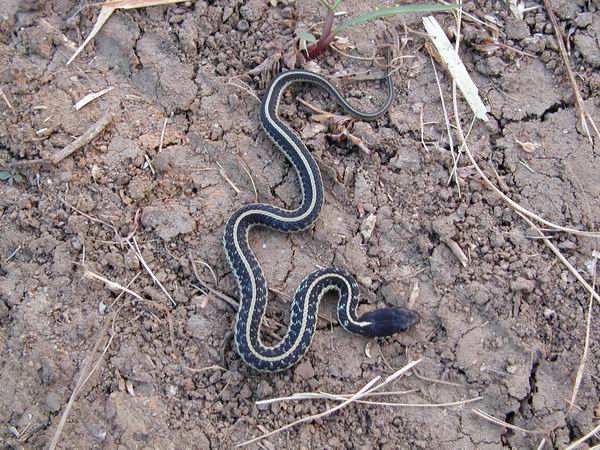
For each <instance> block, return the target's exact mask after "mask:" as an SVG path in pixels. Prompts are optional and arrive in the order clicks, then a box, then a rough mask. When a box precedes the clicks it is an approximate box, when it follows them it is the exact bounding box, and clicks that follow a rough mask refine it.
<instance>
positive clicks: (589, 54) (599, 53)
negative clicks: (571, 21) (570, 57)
mask: <svg viewBox="0 0 600 450" xmlns="http://www.w3.org/2000/svg"><path fill="white" fill-rule="evenodd" d="M574 40H575V48H576V49H577V50H579V52H580V53H581V56H583V59H584V60H585V61H586V62H587V63H588V64H590V65H591V66H592V67H594V68H598V67H600V46H598V42H597V41H596V39H595V38H593V37H592V36H589V35H587V34H580V33H576V34H575V38H574Z"/></svg>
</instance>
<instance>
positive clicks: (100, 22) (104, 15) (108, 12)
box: [67, 6, 116, 66]
mask: <svg viewBox="0 0 600 450" xmlns="http://www.w3.org/2000/svg"><path fill="white" fill-rule="evenodd" d="M115 9H116V8H110V7H108V6H103V7H102V9H101V10H100V14H98V18H97V19H96V23H95V24H94V28H92V31H91V32H90V35H89V36H88V37H87V38H86V39H85V41H83V43H82V44H81V45H80V46H79V47H77V50H75V53H73V56H71V57H70V58H69V60H68V61H67V66H68V65H69V64H71V63H72V62H73V60H74V59H75V58H77V56H79V54H80V53H81V52H82V51H83V49H84V48H85V46H86V45H88V44H89V43H90V41H91V40H92V39H94V36H96V34H98V31H100V30H101V29H102V26H104V24H105V23H106V21H107V20H108V19H109V17H110V16H112V13H113V12H115Z"/></svg>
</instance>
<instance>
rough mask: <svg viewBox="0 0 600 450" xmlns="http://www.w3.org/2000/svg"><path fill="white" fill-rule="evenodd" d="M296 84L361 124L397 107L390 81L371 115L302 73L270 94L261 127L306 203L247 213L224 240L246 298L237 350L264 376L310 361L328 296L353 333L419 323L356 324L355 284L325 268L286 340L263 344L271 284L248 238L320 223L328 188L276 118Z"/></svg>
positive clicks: (283, 78)
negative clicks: (316, 90)
mask: <svg viewBox="0 0 600 450" xmlns="http://www.w3.org/2000/svg"><path fill="white" fill-rule="evenodd" d="M294 83H310V84H314V85H317V86H319V87H321V88H322V89H324V90H325V91H327V92H328V93H329V94H330V95H332V96H333V97H334V98H335V99H336V100H337V102H338V103H339V104H340V105H341V106H342V108H343V109H344V110H346V111H347V112H348V113H350V114H351V115H353V116H355V117H356V118H359V119H362V120H369V119H375V118H377V117H379V116H381V115H383V114H384V113H385V112H386V111H387V110H388V108H389V106H390V104H391V101H392V82H391V79H390V76H389V73H388V74H387V76H386V84H387V89H388V96H387V100H386V102H385V104H384V105H383V106H382V107H381V108H379V109H378V110H377V111H375V112H371V113H363V112H360V111H357V110H356V109H354V108H353V107H352V106H351V105H350V104H349V103H348V102H347V101H346V100H345V99H344V98H343V97H342V96H341V95H340V93H339V92H338V91H337V90H336V88H335V87H334V86H333V85H332V84H330V83H329V82H328V81H327V80H325V79H324V78H322V77H321V76H319V75H316V74H314V73H312V72H307V71H303V70H292V71H289V72H284V73H282V74H280V75H278V76H277V77H276V78H274V79H273V80H272V82H271V84H270V85H269V88H268V89H267V91H266V94H265V96H264V98H263V100H262V104H261V108H260V123H261V125H262V127H263V129H264V130H265V132H266V133H267V135H268V136H269V138H270V139H271V140H272V141H273V143H274V144H275V145H276V146H277V147H278V148H279V150H281V151H282V152H283V154H284V155H285V157H286V158H287V159H288V160H289V162H290V163H291V165H292V166H293V167H294V169H295V170H296V173H297V174H298V179H299V182H300V188H301V190H302V202H301V204H300V206H299V207H298V208H296V209H294V210H287V209H283V208H279V207H276V206H273V205H268V204H263V203H256V204H249V205H245V206H242V207H241V208H240V209H238V210H237V211H236V212H235V213H233V215H232V216H231V217H230V218H229V220H228V221H227V223H226V225H225V231H224V234H223V245H224V247H225V253H226V255H227V259H228V261H229V264H230V266H231V268H232V271H233V273H234V275H235V277H236V279H237V282H238V286H239V291H240V306H239V309H238V312H237V315H236V319H235V325H234V327H235V329H234V335H235V338H234V339H235V347H236V350H237V352H238V353H239V355H240V356H241V358H242V359H243V360H244V362H246V363H247V364H248V365H250V366H251V367H253V368H254V369H256V370H260V371H266V372H274V371H279V370H283V369H287V368H289V367H290V366H292V365H294V364H295V363H296V362H297V361H298V360H299V359H300V358H301V357H302V356H303V355H304V354H305V353H306V351H307V350H308V347H309V346H310V343H311V341H312V338H313V335H314V333H315V327H316V322H317V311H318V308H319V302H320V301H321V298H322V297H323V296H324V295H325V293H326V292H328V291H332V290H333V291H336V292H337V294H338V296H339V300H338V306H337V316H338V320H339V322H340V324H341V325H342V327H344V328H345V329H346V330H347V331H349V332H351V333H355V334H360V335H364V336H373V337H375V336H389V335H392V334H394V333H396V332H400V331H405V330H406V329H408V328H409V327H410V326H411V325H413V324H414V323H415V322H416V321H417V320H418V316H417V314H416V313H415V312H413V311H410V310H407V309H404V308H383V309H378V310H374V311H371V312H367V313H365V314H363V315H362V316H360V317H358V316H357V314H356V308H357V306H358V302H359V294H358V285H357V283H356V281H355V279H354V278H353V277H352V276H351V275H350V274H349V273H347V272H346V271H345V270H342V269H339V268H326V269H321V270H317V271H315V272H313V273H311V274H309V275H308V276H307V277H306V278H305V279H304V280H303V281H302V282H301V283H300V286H299V287H298V289H297V290H296V293H295V294H294V299H293V301H292V306H291V313H290V322H289V327H288V330H287V332H286V334H285V336H284V337H283V339H282V340H281V341H280V342H279V343H277V344H276V345H274V346H266V345H265V344H263V342H262V340H261V337H260V329H261V323H262V319H263V316H264V314H265V309H266V305H267V297H268V292H267V282H266V280H265V277H264V274H263V271H262V269H261V268H260V265H259V263H258V260H257V259H256V257H255V256H254V254H253V252H252V250H251V249H250V246H249V245H248V233H249V231H250V229H251V228H253V227H255V226H262V227H268V228H272V229H274V230H277V231H283V232H296V231H301V230H304V229H306V228H308V227H310V226H311V225H312V224H313V223H314V222H315V220H316V219H317V216H318V215H319V212H320V211H321V207H322V205H323V182H322V180H321V174H320V171H319V168H318V166H317V164H316V162H315V160H314V159H313V157H312V156H311V155H310V153H309V151H308V149H307V148H306V146H305V145H304V144H303V143H302V141H301V140H300V139H299V137H298V136H297V135H296V133H295V132H293V131H292V130H291V129H290V128H289V127H287V126H286V125H285V124H283V123H282V122H281V120H280V119H279V117H278V115H277V112H278V108H279V102H280V99H281V96H282V94H283V92H284V91H285V89H286V88H287V87H288V86H290V85H291V84H294Z"/></svg>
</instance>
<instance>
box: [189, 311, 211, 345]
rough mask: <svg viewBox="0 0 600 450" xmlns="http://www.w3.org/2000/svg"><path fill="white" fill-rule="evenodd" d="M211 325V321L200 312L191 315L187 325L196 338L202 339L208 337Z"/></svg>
mask: <svg viewBox="0 0 600 450" xmlns="http://www.w3.org/2000/svg"><path fill="white" fill-rule="evenodd" d="M210 327H211V324H210V321H209V320H207V319H206V318H205V317H204V316H201V315H199V314H195V315H193V316H191V317H190V318H189V319H188V321H187V323H186V325H185V328H186V330H187V332H188V333H189V334H190V335H191V336H192V337H194V338H195V339H200V340H203V339H206V338H207V337H208V336H209V335H210Z"/></svg>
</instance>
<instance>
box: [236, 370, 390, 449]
mask: <svg viewBox="0 0 600 450" xmlns="http://www.w3.org/2000/svg"><path fill="white" fill-rule="evenodd" d="M379 379H380V377H379V376H377V377H375V378H373V379H372V380H371V381H370V382H369V383H367V384H366V385H365V386H364V387H363V388H362V389H361V390H360V391H358V392H357V393H356V394H354V395H353V396H352V397H350V398H349V399H347V400H346V401H344V402H343V403H340V404H339V405H337V406H335V407H333V408H330V409H328V410H326V411H323V412H322V413H319V414H315V415H313V416H308V417H303V418H302V419H298V420H296V421H295V422H292V423H290V424H287V425H285V426H283V427H281V428H278V429H276V430H274V431H270V432H268V433H264V434H263V435H261V436H258V437H256V438H254V439H250V440H249V441H246V442H242V443H241V444H237V445H236V448H237V447H243V446H245V445H249V444H253V443H254V442H258V441H260V440H263V439H265V438H267V437H269V436H273V435H274V434H277V433H280V432H282V431H285V430H287V429H289V428H292V427H294V426H296V425H299V424H301V423H304V422H310V421H313V420H316V419H320V418H321V417H325V416H327V415H329V414H331V413H333V412H335V411H337V410H338V409H342V408H343V407H345V406H347V405H349V404H350V403H352V402H353V401H355V400H357V399H359V398H361V397H362V396H363V395H364V393H365V392H368V391H369V389H370V388H371V386H373V385H374V384H375V383H377V382H378V381H379Z"/></svg>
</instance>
